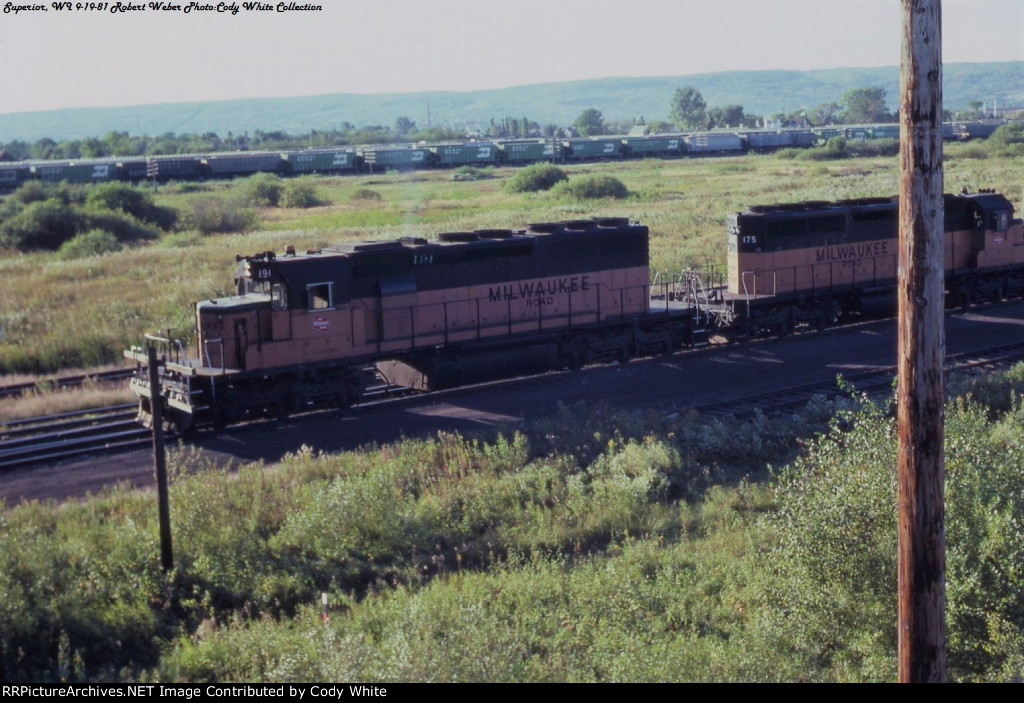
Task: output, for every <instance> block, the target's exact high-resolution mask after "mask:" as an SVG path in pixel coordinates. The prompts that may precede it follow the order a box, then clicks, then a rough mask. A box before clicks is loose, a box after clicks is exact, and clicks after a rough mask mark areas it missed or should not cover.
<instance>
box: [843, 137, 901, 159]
mask: <svg viewBox="0 0 1024 703" xmlns="http://www.w3.org/2000/svg"><path fill="white" fill-rule="evenodd" d="M846 151H847V153H849V154H850V155H852V156H896V155H897V154H899V153H900V140H899V139H870V140H867V141H863V142H854V143H853V144H847V146H846Z"/></svg>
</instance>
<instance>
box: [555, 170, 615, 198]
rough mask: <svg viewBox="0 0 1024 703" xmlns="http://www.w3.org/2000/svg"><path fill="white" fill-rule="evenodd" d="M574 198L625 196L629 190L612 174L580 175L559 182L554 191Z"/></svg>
mask: <svg viewBox="0 0 1024 703" xmlns="http://www.w3.org/2000/svg"><path fill="white" fill-rule="evenodd" d="M554 192H555V193H557V194H558V195H564V196H567V197H570V198H573V199H575V200H592V199H596V198H620V199H621V198H626V197H629V190H628V189H627V188H626V186H625V184H623V182H622V181H620V180H619V179H618V178H613V177H612V176H582V177H580V178H573V179H572V180H570V181H566V182H564V183H560V184H559V185H558V187H557V188H556V189H555V191H554Z"/></svg>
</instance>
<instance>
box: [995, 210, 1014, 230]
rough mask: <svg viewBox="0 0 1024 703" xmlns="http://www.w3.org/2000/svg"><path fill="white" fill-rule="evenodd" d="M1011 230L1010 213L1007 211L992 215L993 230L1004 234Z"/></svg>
mask: <svg viewBox="0 0 1024 703" xmlns="http://www.w3.org/2000/svg"><path fill="white" fill-rule="evenodd" d="M1009 228H1010V213H1008V212H1006V211H1005V210H1003V211H1001V212H994V213H992V229H994V230H995V231H997V232H1003V231H1005V230H1008V229H1009Z"/></svg>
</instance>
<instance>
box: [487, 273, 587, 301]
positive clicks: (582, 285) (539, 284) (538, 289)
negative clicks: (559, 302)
mask: <svg viewBox="0 0 1024 703" xmlns="http://www.w3.org/2000/svg"><path fill="white" fill-rule="evenodd" d="M584 290H590V276H569V277H568V278H549V279H547V280H540V281H519V282H518V283H506V284H505V285H502V286H491V287H490V288H489V289H488V294H489V295H490V302H492V303H496V302H498V301H501V300H519V299H520V298H546V297H548V296H551V295H556V294H559V293H564V294H566V295H568V294H569V293H578V292H579V291H584Z"/></svg>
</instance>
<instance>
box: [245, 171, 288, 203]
mask: <svg viewBox="0 0 1024 703" xmlns="http://www.w3.org/2000/svg"><path fill="white" fill-rule="evenodd" d="M242 193H243V196H242V197H243V198H244V199H245V201H246V202H247V203H248V204H250V205H256V206H259V207H277V206H278V205H279V204H280V203H281V196H282V194H283V193H284V184H282V183H281V179H280V178H279V177H277V176H275V175H273V174H272V173H258V174H256V175H255V176H250V177H249V178H247V179H245V186H244V187H243V188H242Z"/></svg>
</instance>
